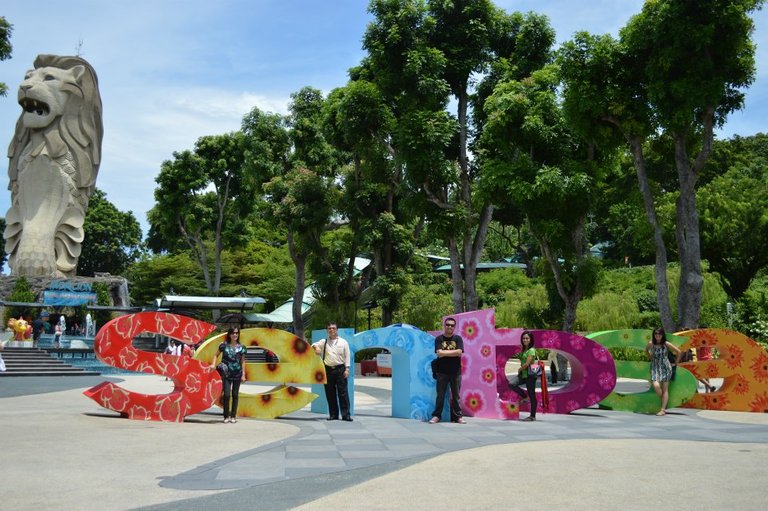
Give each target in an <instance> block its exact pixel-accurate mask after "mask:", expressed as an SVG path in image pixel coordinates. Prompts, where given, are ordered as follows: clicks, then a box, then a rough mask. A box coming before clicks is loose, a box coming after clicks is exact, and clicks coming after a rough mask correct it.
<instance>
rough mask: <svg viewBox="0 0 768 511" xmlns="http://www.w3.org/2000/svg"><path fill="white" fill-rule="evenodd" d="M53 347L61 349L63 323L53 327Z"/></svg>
mask: <svg viewBox="0 0 768 511" xmlns="http://www.w3.org/2000/svg"><path fill="white" fill-rule="evenodd" d="M62 317H63V316H62ZM53 347H54V348H60V347H61V323H56V326H55V327H53Z"/></svg>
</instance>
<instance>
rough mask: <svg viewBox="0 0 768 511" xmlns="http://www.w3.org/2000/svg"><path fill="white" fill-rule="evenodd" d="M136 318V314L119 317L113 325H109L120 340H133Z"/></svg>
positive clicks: (136, 323)
mask: <svg viewBox="0 0 768 511" xmlns="http://www.w3.org/2000/svg"><path fill="white" fill-rule="evenodd" d="M136 318H137V316H136V314H128V315H127V316H120V317H119V318H117V319H116V320H114V321H115V322H114V323H112V322H110V325H111V326H112V328H113V329H114V331H115V333H116V334H117V335H119V336H120V337H122V340H129V339H133V337H134V335H135V334H136V332H135V329H136V326H137V325H138V320H137V319H136ZM102 330H104V329H102ZM105 333H108V331H105Z"/></svg>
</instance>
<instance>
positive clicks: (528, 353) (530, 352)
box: [510, 330, 554, 421]
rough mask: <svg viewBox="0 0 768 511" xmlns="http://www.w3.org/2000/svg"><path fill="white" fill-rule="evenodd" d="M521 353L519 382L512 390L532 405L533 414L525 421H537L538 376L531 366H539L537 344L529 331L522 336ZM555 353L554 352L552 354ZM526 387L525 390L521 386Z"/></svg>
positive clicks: (518, 372)
mask: <svg viewBox="0 0 768 511" xmlns="http://www.w3.org/2000/svg"><path fill="white" fill-rule="evenodd" d="M520 346H521V351H520V354H519V355H518V358H519V359H520V369H518V371H517V382H516V384H514V385H510V388H511V389H512V390H513V391H515V393H516V394H517V395H518V396H520V397H521V398H523V399H527V400H528V401H529V402H530V404H531V414H530V415H529V416H528V417H526V418H525V419H521V420H524V421H535V420H536V408H537V407H538V406H539V402H538V400H537V399H536V378H538V376H537V375H536V374H534V373H533V371H532V370H531V366H532V365H534V364H538V363H539V361H538V360H536V348H535V346H536V342H535V341H534V339H533V333H532V332H529V331H528V330H525V331H523V333H522V334H521V335H520ZM552 353H554V352H552ZM521 385H525V390H523V389H521V388H520V386H521Z"/></svg>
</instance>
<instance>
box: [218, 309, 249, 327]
mask: <svg viewBox="0 0 768 511" xmlns="http://www.w3.org/2000/svg"><path fill="white" fill-rule="evenodd" d="M245 321H246V319H245V316H243V315H242V314H240V313H239V312H232V313H230V314H224V315H222V316H219V319H217V320H216V323H220V324H232V323H236V324H238V325H240V327H241V328H242V326H243V323H245Z"/></svg>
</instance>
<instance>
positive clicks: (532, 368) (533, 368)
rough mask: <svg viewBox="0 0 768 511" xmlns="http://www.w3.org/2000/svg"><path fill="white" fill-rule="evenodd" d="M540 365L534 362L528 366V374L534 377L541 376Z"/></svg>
mask: <svg viewBox="0 0 768 511" xmlns="http://www.w3.org/2000/svg"><path fill="white" fill-rule="evenodd" d="M541 371H542V367H541V363H540V362H539V361H538V360H535V361H534V362H533V363H532V364H531V365H529V366H528V374H530V375H533V376H535V377H537V378H538V377H539V376H541Z"/></svg>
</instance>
